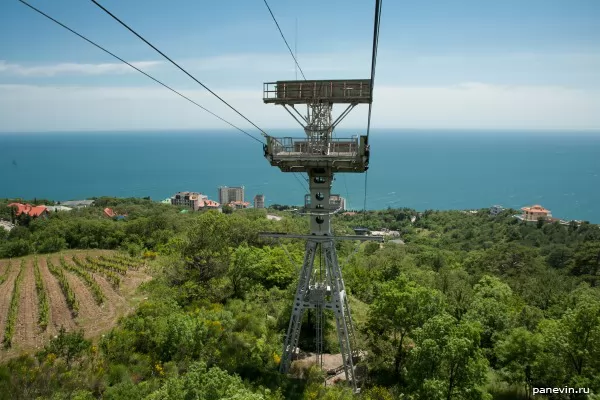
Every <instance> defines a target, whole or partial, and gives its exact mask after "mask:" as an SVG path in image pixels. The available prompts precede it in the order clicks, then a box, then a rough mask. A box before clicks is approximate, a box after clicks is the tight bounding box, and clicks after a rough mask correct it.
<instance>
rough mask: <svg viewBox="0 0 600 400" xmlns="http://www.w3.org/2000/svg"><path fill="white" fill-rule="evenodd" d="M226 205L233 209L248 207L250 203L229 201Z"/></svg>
mask: <svg viewBox="0 0 600 400" xmlns="http://www.w3.org/2000/svg"><path fill="white" fill-rule="evenodd" d="M227 205H228V206H229V207H231V208H233V209H242V208H248V206H249V205H250V203H249V202H247V201H231V202H229V203H228V204H227Z"/></svg>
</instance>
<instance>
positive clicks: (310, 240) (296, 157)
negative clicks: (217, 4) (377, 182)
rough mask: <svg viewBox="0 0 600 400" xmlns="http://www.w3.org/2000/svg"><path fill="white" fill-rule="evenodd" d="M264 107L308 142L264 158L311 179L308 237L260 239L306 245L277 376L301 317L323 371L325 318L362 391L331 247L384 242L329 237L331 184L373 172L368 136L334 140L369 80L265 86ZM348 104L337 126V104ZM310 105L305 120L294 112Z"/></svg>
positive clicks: (279, 145) (275, 141) (273, 149)
mask: <svg viewBox="0 0 600 400" xmlns="http://www.w3.org/2000/svg"><path fill="white" fill-rule="evenodd" d="M263 90H264V95H263V100H264V102H265V103H272V104H279V105H282V106H283V107H284V108H285V109H286V111H288V112H289V113H290V115H291V116H292V117H293V118H294V119H295V120H296V121H297V122H298V123H299V124H300V125H301V126H302V127H303V129H304V132H305V133H306V136H305V137H303V138H291V137H285V138H275V137H271V136H268V137H267V144H266V145H265V146H264V155H265V157H266V158H267V159H268V160H269V162H270V163H271V165H273V166H276V167H279V168H280V169H281V171H283V172H300V173H306V174H307V175H308V179H309V192H310V193H309V194H308V195H307V196H306V198H305V209H306V210H307V214H308V215H309V218H310V234H309V235H286V234H267V233H265V234H262V236H270V237H284V238H298V239H306V252H305V256H304V262H303V265H302V268H301V270H300V276H299V280H298V287H297V289H296V295H295V297H294V305H293V308H292V315H291V317H290V322H289V326H288V330H287V335H286V338H285V344H284V347H283V355H282V358H281V364H280V371H281V372H282V373H287V372H288V370H289V367H290V364H291V362H292V357H293V355H294V353H295V350H296V348H297V346H298V339H299V336H300V328H301V324H302V317H303V315H304V311H305V310H307V309H314V310H315V319H316V323H315V325H316V352H317V363H318V365H320V366H321V365H322V351H323V311H324V310H331V311H333V314H334V316H335V321H336V327H337V334H338V339H339V344H340V352H341V355H342V360H343V366H344V371H345V375H346V380H347V381H348V382H349V383H350V384H351V385H352V387H353V389H354V390H355V391H358V390H359V389H358V382H357V378H356V374H355V372H356V371H355V365H354V364H355V362H356V360H357V350H356V346H355V341H354V328H353V323H352V317H351V313H350V307H349V305H348V298H347V295H346V288H345V286H344V280H343V278H342V271H341V268H340V265H339V263H338V257H337V254H336V250H335V243H334V240H378V241H382V240H383V239H382V238H381V237H365V236H337V237H334V236H333V234H332V230H331V215H332V214H333V213H334V212H335V211H336V210H333V209H332V207H331V204H330V197H331V185H332V182H333V177H334V174H335V173H343V172H347V173H348V172H351V173H362V172H365V171H366V170H367V169H368V165H369V144H368V141H367V136H360V137H358V136H353V137H352V138H346V139H334V138H333V130H334V129H335V127H336V126H337V125H338V124H339V123H340V121H341V120H342V119H343V118H344V117H345V116H346V115H348V113H349V112H350V111H351V110H352V109H353V108H354V107H355V106H356V105H358V104H370V103H371V101H372V96H371V80H369V79H361V80H319V81H278V82H271V83H265V84H264V88H263ZM336 103H338V104H347V105H348V106H347V108H346V109H345V110H344V111H343V112H342V113H341V114H340V115H339V116H338V117H337V118H336V119H335V120H334V119H333V117H332V111H333V104H336ZM298 105H302V106H304V105H305V106H306V110H307V111H306V114H305V115H303V114H302V113H301V112H299V111H298V110H297V109H296V106H298ZM319 248H320V250H321V252H322V254H323V256H324V260H325V268H324V271H323V272H324V273H318V272H319V271H316V270H315V262H314V261H315V255H316V254H317V252H318V250H319Z"/></svg>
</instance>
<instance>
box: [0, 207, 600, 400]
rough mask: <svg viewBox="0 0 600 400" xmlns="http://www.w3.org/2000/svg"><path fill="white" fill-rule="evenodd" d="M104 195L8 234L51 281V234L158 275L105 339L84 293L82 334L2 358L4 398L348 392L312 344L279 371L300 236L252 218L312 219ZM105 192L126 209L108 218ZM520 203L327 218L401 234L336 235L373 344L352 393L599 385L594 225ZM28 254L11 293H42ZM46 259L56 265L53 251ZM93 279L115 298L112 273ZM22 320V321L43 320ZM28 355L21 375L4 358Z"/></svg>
mask: <svg viewBox="0 0 600 400" xmlns="http://www.w3.org/2000/svg"><path fill="white" fill-rule="evenodd" d="M100 203H101V204H100V206H99V207H90V208H89V209H86V210H80V211H77V212H76V213H72V214H68V215H67V213H62V214H61V213H59V214H58V215H51V216H50V218H49V219H47V220H45V221H32V222H30V225H29V226H23V225H22V226H20V227H17V228H15V229H13V231H11V233H10V234H9V235H8V237H6V238H5V239H3V240H4V242H0V248H2V249H3V251H7V250H9V251H14V250H18V249H21V250H23V251H25V250H26V251H30V250H36V251H37V252H38V254H37V257H38V262H39V267H40V271H41V272H42V276H43V277H44V282H53V281H54V280H52V279H50V277H49V276H48V273H47V271H46V267H47V265H46V267H44V265H43V261H42V260H46V257H47V256H46V255H45V254H43V255H42V254H39V253H40V252H42V250H43V249H44V248H45V246H46V247H48V249H49V247H51V246H50V244H55V245H57V246H60V247H63V251H65V250H64V248H66V247H69V248H71V249H75V248H78V247H87V248H88V250H82V251H79V252H77V253H76V254H77V255H82V254H85V252H86V251H89V252H90V254H97V252H98V251H99V250H91V249H90V248H91V247H96V248H98V247H103V248H105V249H110V248H112V249H117V248H121V249H125V250H127V251H128V253H129V254H130V256H128V257H131V256H133V257H140V256H142V255H143V256H145V257H146V258H147V259H148V260H150V259H152V258H154V257H156V259H155V260H153V261H149V262H150V263H151V266H152V268H151V270H152V275H153V278H154V279H152V280H151V281H150V282H148V283H147V284H145V285H144V293H143V294H140V295H138V296H143V297H144V300H141V301H140V302H139V304H137V306H136V307H135V310H133V312H132V313H131V314H129V315H128V316H126V317H124V318H122V319H121V320H119V321H118V322H117V323H116V325H115V326H114V327H113V328H112V329H110V330H109V331H107V332H106V333H104V334H103V335H101V336H100V337H99V336H98V333H99V331H100V330H101V329H104V328H99V326H100V327H101V326H102V325H103V324H105V326H108V325H109V323H110V322H111V321H114V319H112V318H114V317H112V316H111V315H112V314H110V313H109V312H108V311H106V312H105V311H103V310H102V307H99V306H98V305H97V304H94V300H93V298H92V297H93V296H92V295H91V294H89V293H88V296H87V303H84V302H82V303H80V304H81V306H80V308H79V314H80V315H79V316H78V317H76V318H74V319H70V320H71V322H72V323H73V324H74V325H75V326H73V328H79V327H82V328H84V335H81V334H78V333H77V332H76V331H75V332H74V331H70V332H69V331H68V332H59V334H58V335H57V337H52V338H51V339H50V340H49V341H48V342H45V343H44V346H43V348H41V347H42V346H41V345H42V343H41V342H40V343H39V346H40V349H39V351H37V352H33V353H30V355H28V356H24V357H20V358H14V359H11V360H9V361H7V362H5V363H4V364H2V365H1V366H0V399H3V398H41V399H45V398H48V399H50V398H52V399H56V398H59V399H62V398H65V399H66V398H79V399H96V398H97V399H99V398H104V399H124V398H128V399H132V398H136V399H137V398H144V399H181V398H188V397H189V398H213V399H219V398H243V399H283V398H292V399H318V398H322V399H333V398H335V399H350V398H353V397H355V396H353V395H352V394H351V392H350V391H349V390H348V389H347V388H345V387H344V386H343V385H333V386H331V385H330V386H328V387H324V386H323V384H322V382H323V380H324V378H325V377H324V375H323V373H322V372H321V371H319V370H317V369H315V368H311V367H310V365H311V359H310V358H308V359H305V360H303V362H301V363H297V365H296V367H295V368H293V369H294V371H293V372H294V374H293V376H282V375H280V374H279V373H278V371H277V368H278V364H279V361H280V356H281V350H282V343H283V335H284V334H285V330H286V328H287V324H288V320H289V313H290V307H291V299H292V298H293V293H294V290H295V281H296V270H297V267H298V265H299V264H300V263H301V262H302V259H303V255H304V244H303V243H302V242H301V241H297V240H281V241H276V240H265V239H261V238H259V237H258V232H261V231H277V232H297V233H302V232H306V229H307V227H306V220H305V218H303V217H301V216H298V215H295V214H294V213H292V212H289V211H276V210H269V213H274V214H277V215H278V216H281V217H282V219H281V220H279V221H275V220H269V219H267V218H266V212H265V211H264V210H238V211H235V212H233V213H232V214H219V213H216V212H212V211H211V212H205V213H187V214H180V213H179V209H178V208H177V207H172V206H168V205H160V204H154V203H151V202H149V201H145V200H141V199H122V200H119V199H104V200H102V201H101V202H100ZM105 204H109V205H110V206H111V207H113V208H114V209H115V210H117V209H118V211H117V212H119V213H123V214H125V213H127V214H128V220H127V221H113V220H108V219H106V218H104V217H102V214H101V208H102V207H103V206H105ZM0 212H1V209H0ZM512 214H514V210H507V211H506V212H504V213H502V214H500V215H497V216H490V215H489V210H485V209H484V210H479V211H478V212H476V213H465V212H460V211H447V212H437V211H431V210H429V211H425V212H422V213H418V212H416V211H414V210H409V209H389V210H382V211H373V212H371V211H370V212H367V213H358V214H356V215H337V216H335V218H334V229H335V231H336V232H337V233H338V234H344V233H351V232H352V228H353V227H356V226H361V227H367V228H369V229H373V230H381V229H383V228H386V229H393V230H397V231H399V232H400V235H401V238H402V240H403V242H404V244H402V243H394V242H392V241H386V242H385V243H383V245H381V246H380V245H379V244H376V243H363V244H357V243H352V242H347V241H346V242H339V243H338V244H337V246H336V249H337V251H338V255H339V259H340V262H341V264H342V268H343V273H344V278H345V282H346V286H347V288H348V290H349V292H350V296H351V297H350V302H351V305H352V307H353V311H354V313H353V316H354V320H355V321H354V322H355V325H356V328H357V329H356V330H357V342H358V345H359V347H360V349H361V350H362V351H363V352H364V354H365V357H364V359H363V361H362V363H361V366H362V367H361V368H363V371H364V372H363V376H362V377H363V379H362V383H361V384H362V388H363V390H362V392H361V394H360V395H358V396H357V397H355V398H362V399H393V398H407V399H440V400H441V399H482V400H484V399H485V400H487V399H492V398H494V399H527V398H530V397H531V394H532V391H533V388H546V387H557V388H564V387H570V388H577V390H579V389H578V388H584V389H586V390H589V391H590V393H599V392H600V362H599V360H600V289H599V288H598V285H599V283H600V281H599V279H600V229H599V227H598V226H597V225H593V224H588V223H581V224H577V223H572V224H570V225H561V224H559V223H537V224H536V223H533V224H531V223H524V222H521V221H519V220H517V219H515V218H513V217H512ZM42 242H43V243H42ZM15 243H18V245H15ZM73 251H75V250H69V254H72V253H71V252H73ZM102 251H105V250H102ZM112 254H114V253H112ZM24 259H25V260H28V261H27V262H26V263H25V269H24V270H23V271H24V272H23V274H22V277H21V279H22V280H23V282H29V283H28V285H29V286H28V287H29V288H30V289H28V290H25V291H23V292H22V293H20V295H19V299H20V300H19V302H20V303H23V304H29V305H28V306H26V307H30V308H31V309H35V305H36V300H35V299H36V298H35V293H36V292H35V290H32V288H34V286H32V284H33V283H34V280H35V276H34V274H33V273H32V272H31V268H32V263H33V261H31V260H33V259H34V257H33V256H29V257H26V258H24ZM49 259H50V262H51V263H52V264H56V265H60V255H57V254H51V255H50V257H49ZM13 261H15V260H13ZM65 262H67V263H70V261H69V257H65ZM17 269H19V265H17V264H15V263H14V262H13V265H12V267H11V272H10V273H9V274H8V276H9V278H8V280H7V281H6V282H4V283H3V284H2V286H0V290H3V291H4V290H9V289H7V288H11V286H12V285H13V284H12V283H11V282H14V280H16V276H18V272H17ZM67 269H68V268H67ZM5 270H6V262H5V261H3V262H2V264H1V266H0V272H1V271H5ZM139 272H140V271H137V272H136V271H128V272H127V275H130V274H134V273H139ZM1 279H2V278H0V280H1ZM94 279H97V282H98V284H99V285H101V286H102V290H103V293H106V297H107V299H110V298H111V296H113V292H112V289H111V287H110V284H109V283H108V282H106V281H105V278H103V277H97V278H96V276H95V277H94ZM68 281H69V283H72V285H73V287H74V288H75V297H76V298H77V297H78V293H80V295H79V297H82V296H83V297H85V296H84V295H81V293H85V291H86V290H88V289H87V288H86V286H85V284H84V283H83V282H82V281H81V280H80V278H79V277H77V276H74V275H72V274H71V272H68ZM124 282H125V280H124ZM50 286H51V285H50V284H48V287H50ZM132 286H135V285H132ZM10 290H12V289H10ZM120 290H122V289H120ZM53 291H54V292H57V288H56V285H55V287H54V289H53ZM118 294H119V293H118V292H114V295H118ZM120 294H121V295H123V297H124V298H125V299H127V298H128V295H126V294H124V293H122V292H121V293H120ZM57 297H59V298H60V296H57V295H53V296H50V297H49V298H50V300H51V302H52V299H55V300H53V301H54V302H55V303H56V302H57V300H56V298H57ZM63 297H64V296H63ZM5 299H6V296H4V297H3V300H2V301H3V303H2V307H6V305H5V303H6V302H7V301H9V300H5ZM60 301H62V302H63V303H62V305H61V307H62V308H60V309H61V310H62V311H60V312H57V314H56V315H57V316H59V315H62V316H63V318H64V320H65V323H67V322H66V321H68V320H69V318H67V317H68V305H66V303H65V300H64V298H61V300H60ZM84 304H85V305H84ZM107 304H117V302H114V303H113V302H112V301H111V302H109V303H107ZM107 307H108V308H110V306H108V305H107ZM114 307H115V308H118V306H114ZM51 308H52V309H57V310H58V309H59V307H58V306H56V307H55V306H52V307H51ZM34 313H35V311H34ZM91 316H93V317H91ZM52 318H55V319H56V318H58V317H54V314H52V315H51V316H50V323H49V325H48V328H47V329H48V331H52V330H54V331H52V332H56V331H55V329H56V325H55V323H54V322H53V321H55V320H54V319H52ZM92 318H93V320H91V319H92ZM18 320H19V323H21V324H23V325H24V326H25V325H27V326H29V327H30V328H28V329H26V330H25V331H24V332H32V328H31V327H34V325H35V322H36V321H35V319H32V318H29V319H27V318H23V317H19V318H18ZM56 320H57V321H58V319H56ZM313 323H314V322H313V321H312V319H311V317H310V315H306V316H305V320H304V323H303V329H302V334H301V339H300V343H299V347H300V349H301V350H302V351H303V352H307V353H310V352H312V351H314V325H313ZM77 324H79V325H77ZM38 327H39V324H38ZM88 330H89V332H88ZM94 330H95V331H94ZM324 333H325V343H324V350H325V351H326V352H327V353H330V354H335V353H336V352H337V348H338V347H337V343H336V335H335V326H334V322H333V319H332V318H331V317H330V316H329V317H327V318H326V321H325V332H324ZM86 338H88V339H89V340H88V339H86ZM19 340H23V341H24V342H27V340H32V341H33V342H35V340H36V339H35V335H31V336H24V337H23V339H20V338H18V337H17V339H15V346H16V345H17V344H18V343H19ZM11 351H12V350H11ZM335 359H336V358H335V356H332V357H330V358H328V360H335ZM20 368H26V370H27V371H29V375H27V376H23V375H20V374H15V373H13V372H12V371H17V370H19V369H20ZM67 370H69V371H71V373H69V374H65V371H67ZM300 377H301V378H302V379H297V378H300ZM330 382H331V381H330ZM4 394H6V395H4ZM75 394H76V396H75ZM3 395H4V397H3ZM52 396H54V397H52ZM74 396H75V397H74ZM537 397H538V398H544V396H537ZM546 398H551V399H559V398H561V397H560V396H558V395H554V397H553V395H550V396H546ZM571 398H574V399H575V398H586V396H584V395H581V396H579V397H577V396H576V395H574V394H573V395H571ZM589 398H593V397H589Z"/></svg>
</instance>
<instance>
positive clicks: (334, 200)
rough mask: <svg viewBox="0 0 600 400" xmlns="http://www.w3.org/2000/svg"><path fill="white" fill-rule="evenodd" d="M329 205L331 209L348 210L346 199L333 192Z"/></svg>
mask: <svg viewBox="0 0 600 400" xmlns="http://www.w3.org/2000/svg"><path fill="white" fill-rule="evenodd" d="M329 207H330V209H331V211H335V210H337V211H345V210H346V199H345V198H343V197H342V196H340V195H339V194H332V195H331V196H329Z"/></svg>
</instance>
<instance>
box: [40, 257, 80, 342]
mask: <svg viewBox="0 0 600 400" xmlns="http://www.w3.org/2000/svg"><path fill="white" fill-rule="evenodd" d="M53 262H54V261H53ZM39 264H40V274H41V275H42V279H43V280H44V286H45V287H46V293H48V303H49V305H50V318H49V321H48V329H47V332H48V334H49V335H51V336H54V335H56V334H58V331H59V329H60V327H61V326H64V327H65V329H66V330H67V331H72V330H74V329H75V328H77V325H75V321H73V319H72V318H71V311H70V310H69V307H67V301H66V300H65V296H64V295H63V293H62V291H61V290H60V286H59V285H58V281H57V280H56V278H55V277H54V276H53V275H52V274H51V273H50V270H48V266H47V265H46V258H45V257H44V258H40V259H39Z"/></svg>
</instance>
